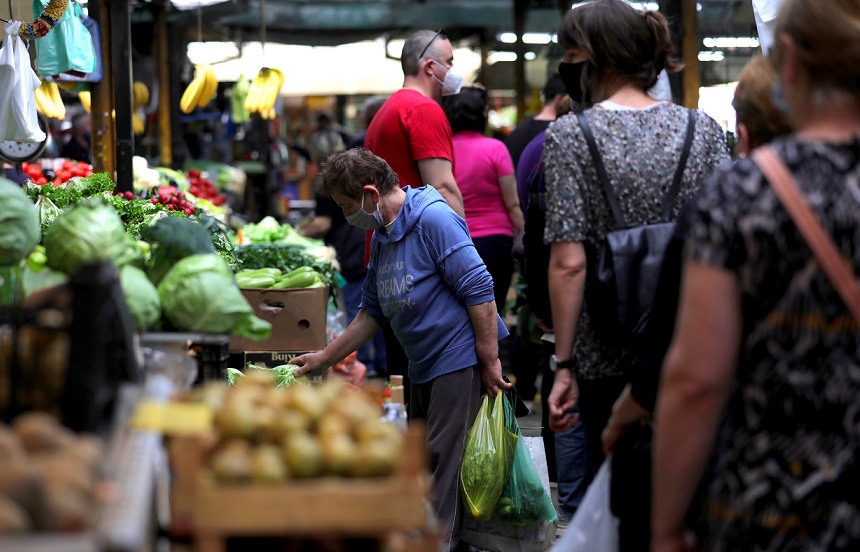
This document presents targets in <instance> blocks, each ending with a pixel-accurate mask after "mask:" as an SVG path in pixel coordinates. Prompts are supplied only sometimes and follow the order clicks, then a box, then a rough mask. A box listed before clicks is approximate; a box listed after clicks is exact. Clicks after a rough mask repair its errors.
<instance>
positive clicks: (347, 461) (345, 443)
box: [320, 433, 358, 475]
mask: <svg viewBox="0 0 860 552" xmlns="http://www.w3.org/2000/svg"><path fill="white" fill-rule="evenodd" d="M320 448H321V450H322V457H323V465H324V466H325V472H326V473H328V474H332V475H348V474H349V473H350V472H351V471H352V469H353V464H355V459H356V452H357V448H358V447H357V446H356V443H355V441H354V440H353V439H352V437H350V436H349V435H347V434H345V433H341V434H332V435H331V436H330V437H328V438H327V439H320Z"/></svg>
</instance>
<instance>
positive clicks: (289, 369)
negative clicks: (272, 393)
mask: <svg viewBox="0 0 860 552" xmlns="http://www.w3.org/2000/svg"><path fill="white" fill-rule="evenodd" d="M297 368H298V366H296V365H294V364H282V365H280V366H275V367H274V368H260V367H259V366H255V365H254V364H251V363H248V370H261V371H265V372H269V373H271V374H272V376H273V379H274V382H275V387H276V388H277V389H286V388H288V387H291V386H293V385H295V384H297V383H308V379H307V377H305V376H301V377H298V378H297V377H296V369H297ZM244 377H245V374H244V373H243V372H242V371H241V370H237V369H235V368H227V383H228V384H229V385H236V383H237V382H238V381H239V380H240V379H242V378H244Z"/></svg>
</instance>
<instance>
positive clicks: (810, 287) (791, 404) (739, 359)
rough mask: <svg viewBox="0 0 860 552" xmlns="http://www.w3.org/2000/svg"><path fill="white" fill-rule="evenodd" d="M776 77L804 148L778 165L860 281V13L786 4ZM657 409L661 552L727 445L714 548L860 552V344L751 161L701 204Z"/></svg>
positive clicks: (713, 481) (809, 2) (847, 7)
mask: <svg viewBox="0 0 860 552" xmlns="http://www.w3.org/2000/svg"><path fill="white" fill-rule="evenodd" d="M774 48H775V52H774V56H773V61H774V64H775V67H776V69H777V71H778V73H779V75H780V85H779V86H777V87H776V88H775V94H774V96H775V98H776V99H777V104H778V105H780V104H781V105H782V106H783V107H784V108H785V109H787V110H788V111H789V113H790V116H791V119H792V122H793V124H794V127H795V129H796V131H795V134H794V135H792V136H790V137H788V138H784V139H779V140H776V141H775V142H774V144H773V147H774V149H775V151H776V153H777V155H779V157H780V158H781V159H782V160H783V162H784V163H785V164H786V165H787V166H788V168H789V170H790V171H791V172H792V173H793V175H794V177H795V179H796V180H797V182H798V185H799V188H800V192H801V193H802V195H803V196H804V197H805V199H806V201H807V202H808V204H809V205H810V207H811V208H812V210H813V211H814V212H815V213H816V215H817V217H818V218H819V220H821V222H822V224H823V225H824V227H825V229H826V231H827V232H828V233H829V234H830V236H831V237H832V238H833V239H834V241H835V243H836V245H837V247H838V248H839V250H840V252H841V253H842V255H843V256H844V257H845V258H846V259H847V260H848V261H849V262H850V263H851V265H852V266H853V268H854V269H855V271H856V270H857V269H858V268H860V0H784V3H783V6H782V9H781V12H780V15H779V18H778V20H777V33H776V43H775V46H774ZM685 256H686V262H685V269H684V270H685V272H684V281H683V287H682V295H681V307H680V310H679V314H678V324H677V332H676V335H675V338H674V341H673V344H672V347H671V349H670V352H669V354H668V357H667V361H666V366H665V368H664V376H663V381H662V387H661V391H660V397H659V399H658V404H657V413H656V418H657V427H656V437H655V466H654V519H653V540H652V543H653V547H652V549H653V550H654V551H655V552H676V551H679V550H686V549H688V547H689V546H690V543H689V542H688V541H687V540H686V535H685V515H686V513H687V510H688V508H689V507H690V505H691V503H692V502H693V500H694V498H693V497H694V495H695V493H696V488H697V486H698V484H699V481H700V479H701V478H702V475H703V473H705V471H706V466H707V465H708V462H709V458H710V457H711V455H712V451H713V450H714V444H715V443H716V456H715V458H714V460H713V474H712V476H711V477H710V478H709V481H708V482H707V485H706V489H705V491H704V502H703V504H702V511H703V515H702V519H701V520H698V521H697V522H696V523H695V527H694V528H695V533H696V534H697V541H698V542H697V546H698V547H699V548H700V549H703V550H705V551H709V552H710V551H723V550H725V551H730V550H731V551H734V550H755V551H824V550H828V551H830V550H860V328H858V324H857V321H855V320H854V319H853V318H852V316H851V314H850V313H849V311H848V309H847V308H846V307H845V305H844V303H843V302H842V300H841V299H840V297H839V295H838V293H837V292H836V290H835V289H834V287H833V285H832V284H831V282H830V281H829V279H828V277H827V276H826V275H825V274H824V272H822V271H821V269H820V268H819V266H818V263H817V262H816V261H815V258H814V256H813V254H812V252H811V250H810V248H809V247H808V246H807V244H806V242H805V240H804V239H803V238H802V237H801V236H800V234H799V233H798V231H797V229H796V227H795V225H794V223H793V222H792V221H791V218H790V217H789V215H788V214H787V212H786V211H785V208H784V207H783V205H782V203H781V202H780V201H779V200H778V199H777V197H776V195H775V193H774V192H773V190H772V189H771V187H770V185H769V183H768V182H767V180H766V179H765V178H764V176H763V175H762V173H761V171H760V170H759V169H758V167H757V166H756V165H755V164H754V163H753V162H752V161H751V160H742V161H740V162H738V163H737V164H735V165H734V166H732V167H726V168H723V169H721V170H720V171H718V172H717V174H715V175H714V177H713V178H712V179H711V180H710V182H709V184H708V185H707V186H706V187H705V190H704V193H703V194H702V195H701V197H700V198H698V200H697V201H696V205H695V207H694V210H693V213H692V217H691V225H690V231H689V233H688V235H687V245H686V251H685Z"/></svg>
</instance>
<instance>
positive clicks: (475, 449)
mask: <svg viewBox="0 0 860 552" xmlns="http://www.w3.org/2000/svg"><path fill="white" fill-rule="evenodd" d="M500 396H502V395H497V396H496V397H489V396H486V395H485V396H484V402H483V403H482V404H481V409H480V410H479V411H478V417H477V418H476V419H475V423H474V424H473V425H472V429H470V430H469V436H468V438H467V439H466V449H465V451H464V452H463V466H462V468H461V470H460V487H461V488H462V490H463V502H464V503H465V505H466V507H467V508H468V509H469V512H471V514H472V517H474V518H475V519H477V520H478V521H489V519H490V518H491V517H492V515H493V511H494V510H495V508H496V502H498V500H499V496H501V494H502V491H503V490H504V487H505V482H506V481H507V480H508V476H509V475H510V472H511V467H512V465H513V461H514V450H515V449H516V446H517V441H518V438H517V435H516V434H515V433H512V432H510V431H508V429H507V428H506V427H505V409H504V406H503V401H501V400H499V397H500Z"/></svg>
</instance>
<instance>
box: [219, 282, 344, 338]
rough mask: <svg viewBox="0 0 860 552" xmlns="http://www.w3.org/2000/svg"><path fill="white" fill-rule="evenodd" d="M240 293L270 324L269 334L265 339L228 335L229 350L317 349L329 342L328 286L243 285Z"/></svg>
mask: <svg viewBox="0 0 860 552" xmlns="http://www.w3.org/2000/svg"><path fill="white" fill-rule="evenodd" d="M242 295H244V296H245V299H247V300H248V303H250V305H251V307H252V308H253V309H254V314H256V315H257V316H258V317H260V318H261V319H263V320H265V321H266V322H269V323H270V324H271V325H272V335H271V337H269V339H266V340H264V341H253V340H251V339H246V338H244V337H239V336H235V335H234V336H231V337H230V350H231V351H318V350H320V349H323V348H324V347H325V346H326V345H327V344H328V333H327V331H326V318H327V314H328V288H313V289H243V290H242Z"/></svg>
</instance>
